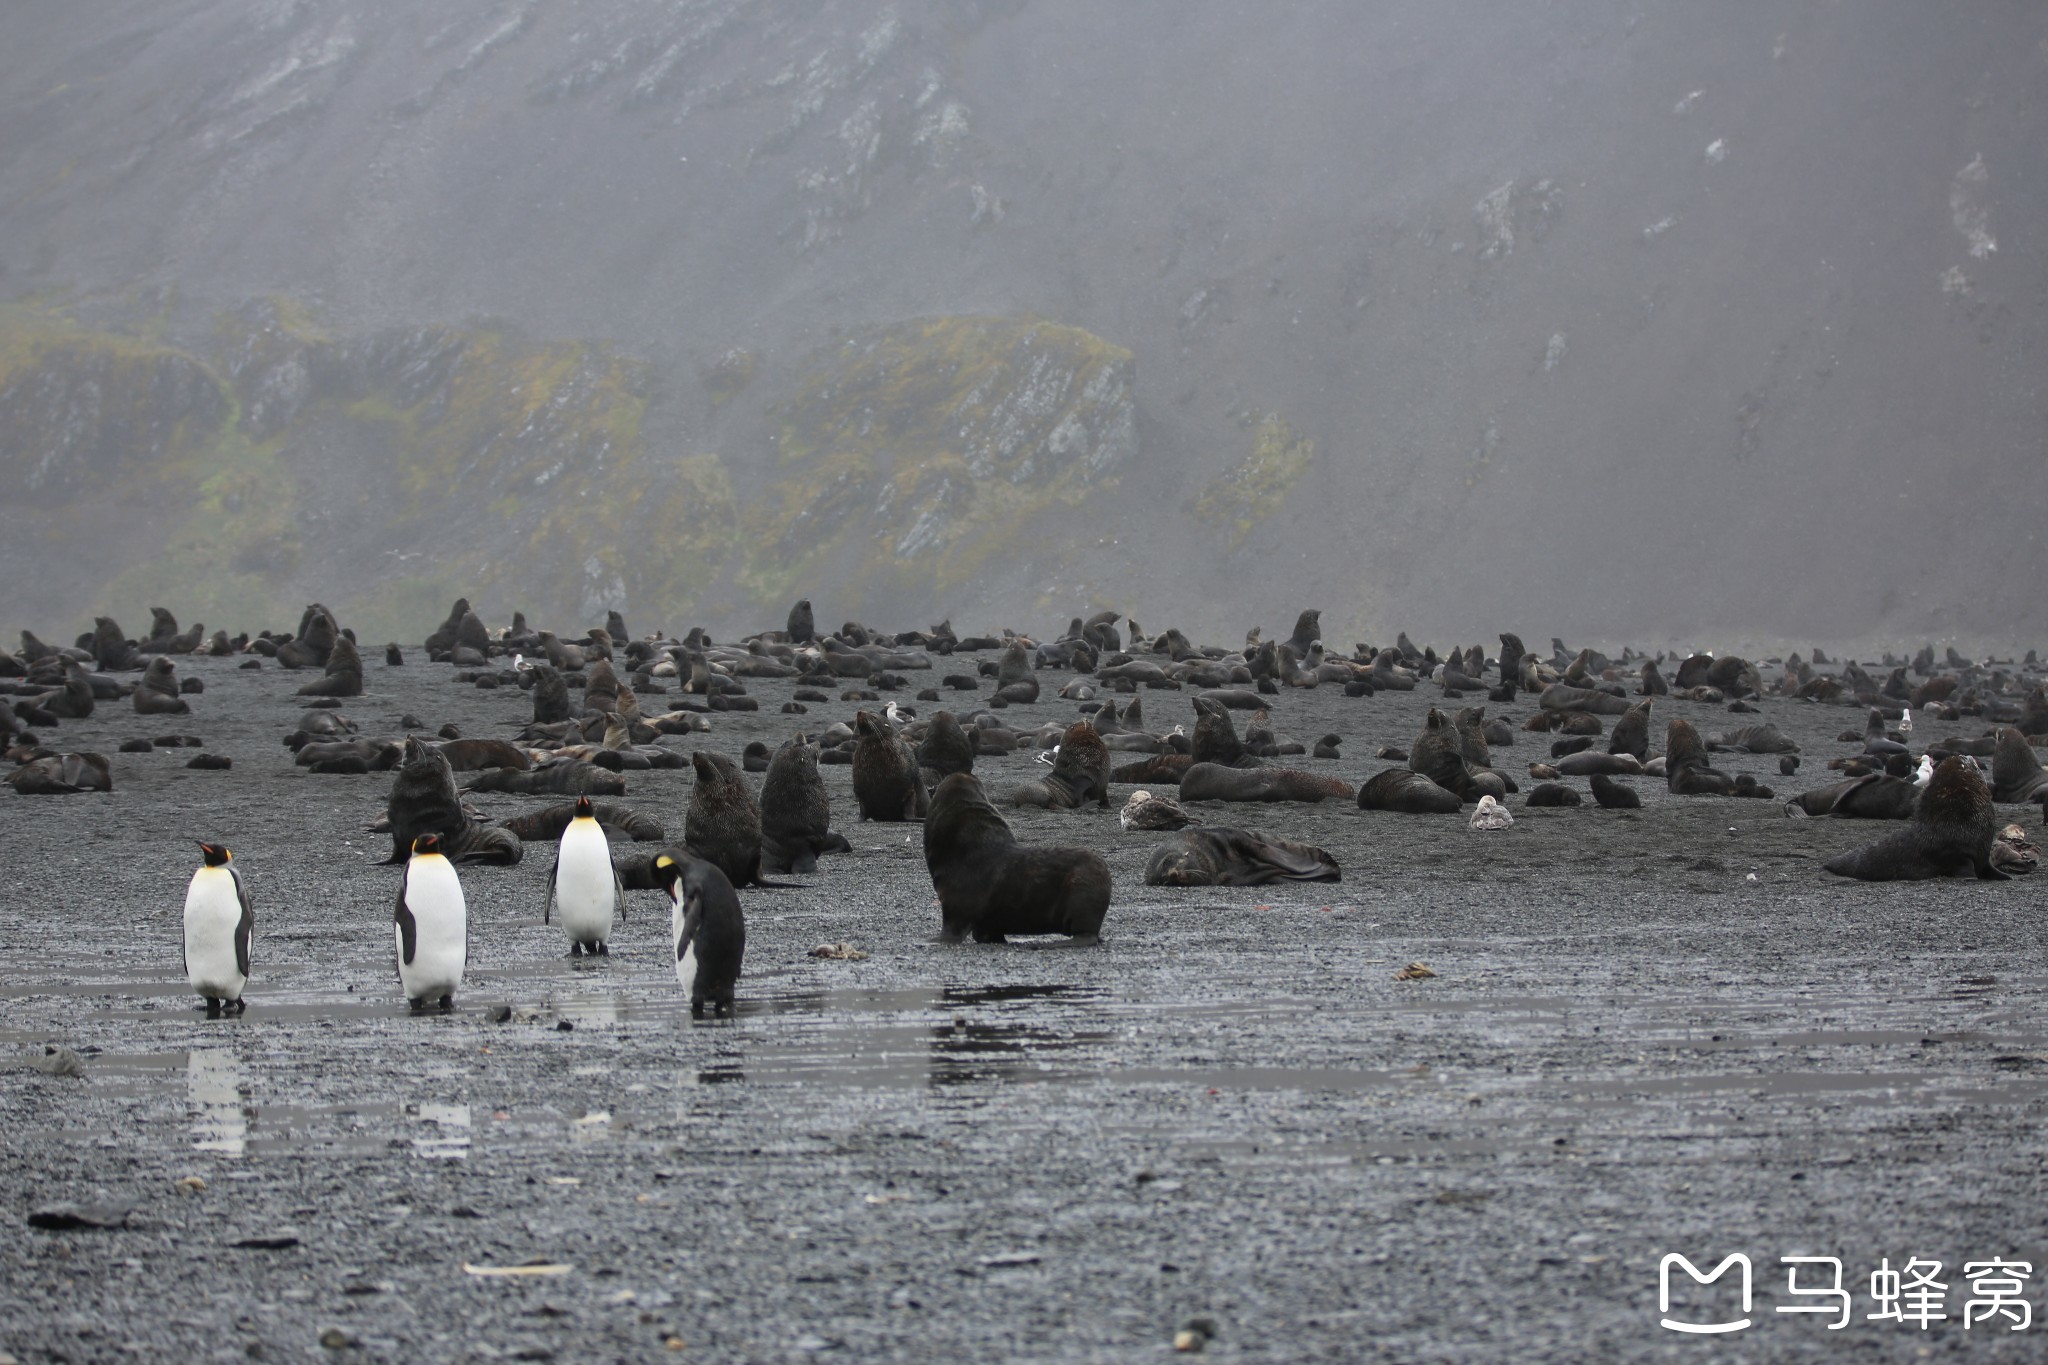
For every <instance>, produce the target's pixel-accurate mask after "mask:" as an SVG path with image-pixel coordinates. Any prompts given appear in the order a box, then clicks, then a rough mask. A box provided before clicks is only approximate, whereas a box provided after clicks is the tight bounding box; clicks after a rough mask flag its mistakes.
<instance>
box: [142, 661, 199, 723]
mask: <svg viewBox="0 0 2048 1365" xmlns="http://www.w3.org/2000/svg"><path fill="white" fill-rule="evenodd" d="M133 701H134V705H135V713H136V714H137V715H140V716H186V715H190V714H191V713H192V706H191V703H189V702H187V701H186V700H185V699H184V698H183V697H181V696H179V695H178V677H177V672H176V670H175V669H174V667H173V666H172V664H171V659H170V656H169V655H167V654H156V655H152V656H151V657H150V660H149V667H147V668H145V669H144V670H143V671H142V681H140V682H138V683H136V684H135V695H134V698H133Z"/></svg>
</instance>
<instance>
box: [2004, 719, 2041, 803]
mask: <svg viewBox="0 0 2048 1365" xmlns="http://www.w3.org/2000/svg"><path fill="white" fill-rule="evenodd" d="M1991 784H1992V789H1993V791H1994V792H1995V793H1996V795H1997V798H1998V799H1999V800H2000V801H2038V800H2040V799H2041V793H2042V792H2043V791H2048V772H2043V771H2042V769H2041V760H2040V759H2038V758H2036V757H2034V748H2033V746H2032V745H2030V744H2028V743H2027V738H2026V736H2025V735H2023V734H2021V733H2020V732H2019V731H2018V730H2016V729H2014V728H2013V727H2011V726H2009V725H2008V726H2005V727H2003V728H2001V729H2000V730H1999V732H1998V749H1997V751H1996V752H1994V753H1993V754H1992V756H1991Z"/></svg>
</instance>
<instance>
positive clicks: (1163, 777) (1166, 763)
mask: <svg viewBox="0 0 2048 1365" xmlns="http://www.w3.org/2000/svg"><path fill="white" fill-rule="evenodd" d="M1194 763H1195V760H1194V759H1193V758H1192V757H1190V756H1189V755H1187V754H1154V755H1153V756H1152V757H1150V758H1147V759H1143V760H1140V761H1139V762H1136V763H1126V764H1124V765H1123V766H1122V767H1121V768H1116V769H1112V770H1111V772H1110V774H1109V780H1110V781H1112V782H1132V783H1136V784H1138V785H1140V786H1143V785H1145V784H1147V783H1150V784H1153V785H1157V786H1161V787H1175V786H1179V785H1180V780H1181V778H1183V777H1185V776H1186V775H1187V771H1188V769H1189V768H1191V767H1193V766H1194Z"/></svg>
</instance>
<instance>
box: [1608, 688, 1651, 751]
mask: <svg viewBox="0 0 2048 1365" xmlns="http://www.w3.org/2000/svg"><path fill="white" fill-rule="evenodd" d="M1607 752H1608V753H1610V754H1629V755H1632V756H1634V757H1635V758H1637V759H1647V758H1649V756H1650V703H1649V701H1647V700H1644V701H1639V702H1637V703H1636V704H1635V705H1634V706H1631V707H1629V708H1628V711H1627V712H1626V713H1624V714H1623V716H1622V718H1621V719H1620V720H1618V721H1616V722H1614V733H1613V734H1611V735H1609V736H1608V737H1607Z"/></svg>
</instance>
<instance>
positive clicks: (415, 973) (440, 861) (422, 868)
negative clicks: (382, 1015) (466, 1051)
mask: <svg viewBox="0 0 2048 1365" xmlns="http://www.w3.org/2000/svg"><path fill="white" fill-rule="evenodd" d="M392 919H393V920H394V922H395V923H396V926H397V927H396V929H395V931H394V932H395V934H396V936H397V940H398V984H399V985H400V986H401V987H403V988H404V990H405V998H406V999H407V1000H408V1001H410V1002H411V1004H412V1007H413V1009H415V1010H421V1009H425V1008H426V1006H427V1002H428V1001H430V1000H438V1001H439V1002H440V1004H441V1008H442V1009H444V1010H445V1009H450V1008H452V1007H453V1006H454V1004H455V988H456V987H457V986H460V985H461V984H462V969H463V968H464V967H465V966H467V965H468V963H469V907H468V906H467V905H466V904H465V903H464V901H463V899H462V880H461V878H459V877H457V876H456V875H455V864H453V863H451V862H449V861H448V859H447V858H446V857H444V856H443V855H442V853H441V836H440V835H438V834H422V835H420V836H419V837H418V838H416V839H414V840H413V841H412V857H410V858H408V859H407V860H406V864H405V877H404V880H402V881H401V882H399V884H398V908H397V910H396V911H395V912H394V914H393V915H392Z"/></svg>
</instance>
